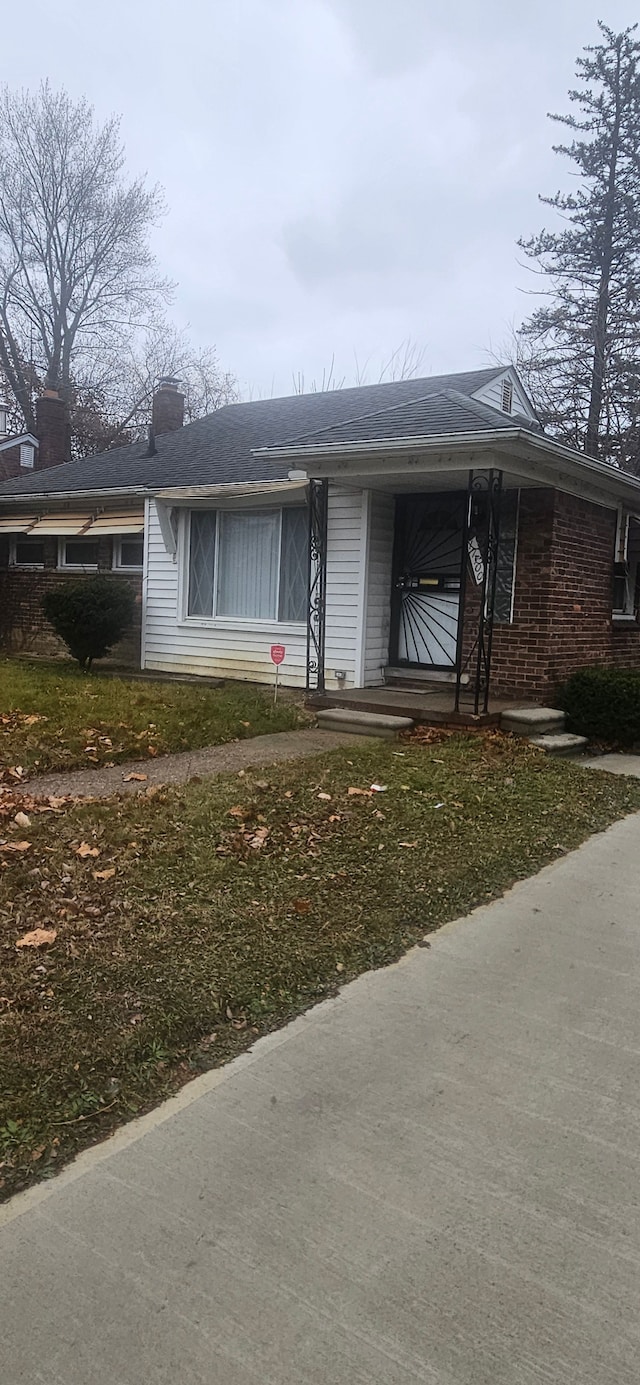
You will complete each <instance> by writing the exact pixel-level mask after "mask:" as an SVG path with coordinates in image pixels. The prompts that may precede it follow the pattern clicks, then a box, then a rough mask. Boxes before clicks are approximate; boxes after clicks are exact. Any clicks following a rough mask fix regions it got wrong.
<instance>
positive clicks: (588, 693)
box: [560, 668, 640, 746]
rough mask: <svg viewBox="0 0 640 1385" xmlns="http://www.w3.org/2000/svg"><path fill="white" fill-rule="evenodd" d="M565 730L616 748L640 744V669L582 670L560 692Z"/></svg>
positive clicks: (574, 674)
mask: <svg viewBox="0 0 640 1385" xmlns="http://www.w3.org/2000/svg"><path fill="white" fill-rule="evenodd" d="M560 705H561V706H562V707H563V708H564V710H565V712H566V713H567V730H569V731H574V732H577V734H578V735H579V736H588V737H589V738H590V739H591V740H601V741H610V742H614V743H615V744H617V745H626V746H630V745H635V744H640V669H634V668H581V669H578V672H577V673H573V674H572V675H571V677H570V678H569V679H568V681H567V682H566V683H565V685H564V688H563V689H562V693H561V698H560Z"/></svg>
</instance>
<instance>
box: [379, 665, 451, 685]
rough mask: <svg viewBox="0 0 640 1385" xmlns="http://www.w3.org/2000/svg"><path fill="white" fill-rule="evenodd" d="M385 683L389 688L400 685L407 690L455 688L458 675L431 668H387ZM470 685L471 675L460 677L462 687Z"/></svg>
mask: <svg viewBox="0 0 640 1385" xmlns="http://www.w3.org/2000/svg"><path fill="white" fill-rule="evenodd" d="M384 681H385V683H386V684H387V685H388V686H389V687H394V686H395V685H397V684H399V685H400V686H401V687H405V688H430V687H432V688H447V687H452V688H454V687H455V685H456V673H455V670H453V672H451V673H450V672H449V671H448V670H444V669H430V668H394V667H391V666H389V667H387V668H385V671H384ZM468 683H469V674H468V673H463V674H462V675H461V677H460V684H461V687H466V686H467V684H468Z"/></svg>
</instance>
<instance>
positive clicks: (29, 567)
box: [9, 534, 45, 572]
mask: <svg viewBox="0 0 640 1385" xmlns="http://www.w3.org/2000/svg"><path fill="white" fill-rule="evenodd" d="M28 538H29V535H28V534H12V536H11V539H10V541H9V567H19V568H22V569H24V570H25V571H27V572H29V571H32V572H33V571H36V572H42V570H43V568H44V565H45V564H44V558H43V561H42V562H41V563H19V562H18V559H17V557H16V549H17V547H18V544H19V543H24V541H25V539H28ZM34 542H35V543H41V544H42V545H43V548H44V540H43V539H36V538H35V535H34Z"/></svg>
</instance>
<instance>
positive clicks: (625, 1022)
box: [0, 815, 640, 1385]
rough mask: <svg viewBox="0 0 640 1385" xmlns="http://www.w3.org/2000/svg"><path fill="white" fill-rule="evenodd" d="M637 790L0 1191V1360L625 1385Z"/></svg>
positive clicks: (355, 1381)
mask: <svg viewBox="0 0 640 1385" xmlns="http://www.w3.org/2000/svg"><path fill="white" fill-rule="evenodd" d="M639 898H640V815H638V816H636V817H633V818H628V819H627V820H626V821H624V822H622V823H619V824H617V825H616V826H615V827H613V828H611V829H610V830H609V832H607V833H606V834H605V835H604V836H601V837H595V838H593V839H592V840H591V841H590V842H589V843H587V845H585V846H584V847H582V848H581V850H580V851H578V852H576V853H574V854H573V855H571V856H569V857H566V858H565V859H564V860H563V861H562V862H560V863H559V864H556V865H554V866H552V867H550V868H549V869H547V870H545V871H543V872H542V873H541V874H540V875H539V876H537V877H536V878H535V879H533V880H531V881H529V882H528V883H526V884H523V885H520V886H518V887H517V888H516V889H515V890H513V891H512V892H511V893H510V894H509V895H508V896H507V897H506V898H505V899H504V900H502V901H500V902H498V903H496V904H493V905H491V906H490V907H488V908H485V909H481V910H479V911H478V912H477V913H476V914H475V915H473V916H472V917H471V918H468V919H466V920H464V921H462V922H458V923H456V924H452V925H449V926H448V927H446V928H444V929H442V931H441V932H440V933H438V934H436V935H432V939H431V946H430V948H428V949H427V948H424V949H415V950H414V951H413V952H411V953H410V954H409V955H408V956H407V957H406V958H405V959H404V960H403V961H402V962H401V963H399V964H398V965H397V966H394V967H390V968H388V969H387V970H385V971H380V972H376V973H373V974H371V975H368V976H364V977H362V978H361V979H360V980H359V981H356V982H355V983H354V984H352V985H350V986H348V987H347V988H345V990H344V991H343V992H342V993H341V995H340V996H339V997H338V998H337V999H336V1000H334V1001H329V1002H328V1003H326V1004H324V1005H321V1006H319V1007H318V1008H317V1009H315V1010H313V1011H312V1012H310V1014H309V1015H307V1016H305V1017H303V1018H302V1019H300V1020H298V1021H296V1022H295V1023H294V1024H293V1025H291V1026H289V1027H288V1028H287V1029H285V1030H283V1031H282V1032H280V1033H277V1034H274V1035H271V1036H270V1037H269V1038H267V1039H265V1040H262V1041H260V1042H259V1043H258V1044H256V1047H255V1049H254V1051H253V1052H252V1053H249V1054H245V1055H244V1056H243V1057H242V1058H240V1059H239V1060H237V1061H236V1062H235V1063H233V1064H231V1065H230V1066H229V1067H228V1068H227V1069H225V1070H223V1071H221V1072H219V1073H213V1074H208V1075H207V1076H206V1077H203V1078H201V1079H198V1080H197V1081H196V1082H194V1083H192V1084H191V1085H190V1086H189V1087H187V1088H185V1089H184V1090H183V1091H182V1093H181V1094H180V1095H179V1097H177V1098H176V1099H175V1100H174V1101H172V1102H169V1103H168V1104H167V1105H165V1106H164V1107H162V1108H161V1109H160V1110H159V1111H157V1112H155V1113H153V1114H152V1115H151V1116H148V1117H145V1118H144V1119H143V1120H142V1121H140V1122H137V1123H136V1124H134V1125H132V1126H129V1127H128V1128H127V1129H126V1130H124V1131H122V1132H121V1133H120V1134H119V1135H117V1136H116V1137H115V1138H114V1139H113V1140H112V1141H110V1142H108V1143H107V1144H105V1145H102V1146H100V1147H99V1148H98V1149H97V1150H94V1151H90V1152H89V1153H88V1154H86V1155H84V1156H82V1157H81V1159H80V1160H79V1161H78V1162H77V1164H76V1165H74V1166H72V1167H71V1168H70V1169H69V1170H68V1171H67V1172H66V1173H63V1174H62V1175H61V1176H60V1177H59V1178H58V1179H56V1180H55V1181H54V1182H52V1183H51V1184H49V1185H47V1186H44V1187H41V1188H39V1189H37V1190H34V1191H32V1192H30V1193H27V1194H23V1195H21V1196H20V1197H18V1198H16V1199H14V1201H13V1202H12V1203H10V1204H9V1205H8V1206H7V1207H6V1208H5V1209H4V1212H2V1210H0V1342H1V1343H2V1346H1V1347H0V1353H1V1354H2V1369H1V1377H2V1381H3V1385H177V1382H179V1385H413V1382H421V1383H422V1385H498V1382H500V1385H543V1382H544V1385H637V1380H638V1359H639V1355H640V1323H639V1319H638V1301H639V1297H640V1203H639V1199H638V1186H639V1178H640V1139H639V1135H640V1062H639V1057H640V1005H639V1004H638V997H639V995H640V919H639V916H638V899H639Z"/></svg>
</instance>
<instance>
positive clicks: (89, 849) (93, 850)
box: [75, 842, 100, 861]
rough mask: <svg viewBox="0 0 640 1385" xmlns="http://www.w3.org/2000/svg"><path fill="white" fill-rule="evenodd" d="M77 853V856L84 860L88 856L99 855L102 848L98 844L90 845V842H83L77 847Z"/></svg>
mask: <svg viewBox="0 0 640 1385" xmlns="http://www.w3.org/2000/svg"><path fill="white" fill-rule="evenodd" d="M75 853H76V856H80V857H81V859H82V860H83V861H84V860H85V858H86V857H87V856H99V855H100V848H99V847H98V846H89V843H88V842H81V843H80V845H79V846H77V847H76V848H75Z"/></svg>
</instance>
